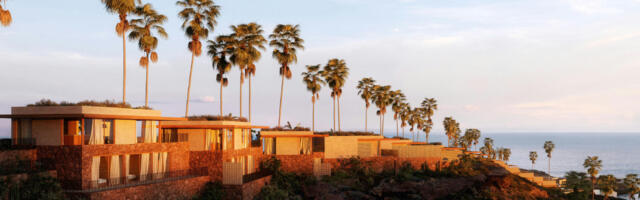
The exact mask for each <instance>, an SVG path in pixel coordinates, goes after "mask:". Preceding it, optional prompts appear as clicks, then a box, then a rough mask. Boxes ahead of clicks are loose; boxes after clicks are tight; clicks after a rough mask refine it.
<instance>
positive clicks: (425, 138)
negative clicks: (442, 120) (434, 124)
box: [424, 132, 429, 144]
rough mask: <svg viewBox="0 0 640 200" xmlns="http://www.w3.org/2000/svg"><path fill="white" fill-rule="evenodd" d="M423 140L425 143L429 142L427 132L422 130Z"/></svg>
mask: <svg viewBox="0 0 640 200" xmlns="http://www.w3.org/2000/svg"><path fill="white" fill-rule="evenodd" d="M424 142H425V143H427V144H428V143H429V133H427V132H424Z"/></svg>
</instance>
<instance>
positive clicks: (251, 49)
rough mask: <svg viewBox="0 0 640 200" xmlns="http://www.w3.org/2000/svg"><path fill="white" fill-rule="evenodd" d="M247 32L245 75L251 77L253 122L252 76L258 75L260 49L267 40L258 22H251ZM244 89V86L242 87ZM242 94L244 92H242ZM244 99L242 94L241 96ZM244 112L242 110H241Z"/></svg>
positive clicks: (262, 48)
mask: <svg viewBox="0 0 640 200" xmlns="http://www.w3.org/2000/svg"><path fill="white" fill-rule="evenodd" d="M246 29H247V33H246V35H245V39H244V41H245V42H246V46H245V47H246V49H247V52H248V53H247V59H248V60H247V64H248V65H247V67H246V69H245V77H246V78H247V79H249V122H251V76H255V75H256V65H255V63H256V62H258V60H260V58H261V57H262V54H261V53H260V50H264V49H265V47H264V44H265V43H266V42H267V40H266V39H265V38H264V37H263V36H262V33H263V31H262V26H260V25H259V24H257V23H254V22H252V23H249V24H247V26H246ZM240 88H241V89H242V87H240ZM240 93H241V94H242V92H240ZM240 99H242V96H241V98H240ZM240 106H242V101H240ZM240 113H242V112H240Z"/></svg>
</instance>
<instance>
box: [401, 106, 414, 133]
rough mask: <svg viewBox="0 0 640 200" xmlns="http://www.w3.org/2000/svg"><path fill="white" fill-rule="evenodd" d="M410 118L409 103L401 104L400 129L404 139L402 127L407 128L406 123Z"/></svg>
mask: <svg viewBox="0 0 640 200" xmlns="http://www.w3.org/2000/svg"><path fill="white" fill-rule="evenodd" d="M410 116H411V106H409V103H403V104H402V109H401V111H400V128H402V137H403V138H404V127H405V126H407V121H408V120H409V118H410Z"/></svg>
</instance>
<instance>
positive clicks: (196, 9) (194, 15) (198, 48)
mask: <svg viewBox="0 0 640 200" xmlns="http://www.w3.org/2000/svg"><path fill="white" fill-rule="evenodd" d="M176 5H178V6H180V7H183V8H184V9H182V11H180V12H179V13H178V16H179V17H180V18H181V19H182V20H184V22H183V23H182V26H181V27H182V29H184V31H185V35H186V36H187V37H188V38H189V39H190V41H189V45H188V47H189V51H191V67H190V68H189V84H188V86H187V105H186V109H185V112H184V116H185V117H187V116H189V97H190V96H191V75H192V74H193V60H194V58H195V57H197V56H200V54H201V53H202V44H201V43H200V39H201V38H207V36H209V32H213V28H214V26H215V25H216V24H217V20H216V18H217V17H218V15H220V6H218V5H215V4H214V3H213V0H180V1H178V2H176Z"/></svg>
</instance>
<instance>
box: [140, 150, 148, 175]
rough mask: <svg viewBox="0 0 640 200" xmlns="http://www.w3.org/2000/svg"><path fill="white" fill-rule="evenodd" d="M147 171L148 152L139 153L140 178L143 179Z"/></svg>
mask: <svg viewBox="0 0 640 200" xmlns="http://www.w3.org/2000/svg"><path fill="white" fill-rule="evenodd" d="M148 173H149V154H148V153H143V154H140V180H141V181H144V180H145V179H146V178H147V174H148Z"/></svg>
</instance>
